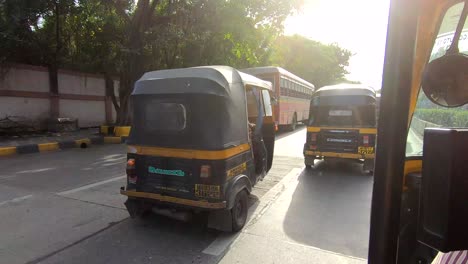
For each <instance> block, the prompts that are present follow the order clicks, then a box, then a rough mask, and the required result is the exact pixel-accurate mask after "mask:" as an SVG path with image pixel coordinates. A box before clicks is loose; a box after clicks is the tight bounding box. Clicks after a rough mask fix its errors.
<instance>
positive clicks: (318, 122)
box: [304, 84, 377, 171]
mask: <svg viewBox="0 0 468 264" xmlns="http://www.w3.org/2000/svg"><path fill="white" fill-rule="evenodd" d="M376 104H377V103H376V93H375V90H374V89H372V88H371V87H368V86H364V85H353V84H339V85H332V86H325V87H322V88H320V89H318V90H317V91H316V92H315V93H314V94H313V96H312V100H311V103H310V117H309V124H308V127H307V140H306V143H305V145H304V158H305V165H306V166H307V167H310V166H313V165H314V160H315V159H321V158H328V159H331V158H333V159H355V160H360V159H363V160H364V170H365V171H372V170H373V165H374V146H375V140H376V134H377V128H376V127H377V125H376Z"/></svg>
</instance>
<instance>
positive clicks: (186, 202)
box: [120, 188, 227, 210]
mask: <svg viewBox="0 0 468 264" xmlns="http://www.w3.org/2000/svg"><path fill="white" fill-rule="evenodd" d="M120 194H122V195H125V196H127V197H128V198H135V199H138V198H140V199H145V200H152V201H156V202H162V203H169V204H177V205H182V206H188V207H195V208H202V209H211V210H216V209H225V208H226V205H227V203H226V201H221V202H208V201H205V200H191V199H184V198H178V197H173V196H168V195H161V194H157V193H147V192H137V191H135V190H125V189H124V188H121V189H120ZM127 209H128V208H127Z"/></svg>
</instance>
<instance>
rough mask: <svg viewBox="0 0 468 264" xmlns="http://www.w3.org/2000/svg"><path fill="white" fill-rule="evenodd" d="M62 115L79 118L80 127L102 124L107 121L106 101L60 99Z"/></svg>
mask: <svg viewBox="0 0 468 264" xmlns="http://www.w3.org/2000/svg"><path fill="white" fill-rule="evenodd" d="M59 106H60V116H61V117H71V118H78V125H79V126H80V127H92V126H100V125H102V124H104V123H105V122H106V108H105V102H104V101H82V100H64V99H60V103H59Z"/></svg>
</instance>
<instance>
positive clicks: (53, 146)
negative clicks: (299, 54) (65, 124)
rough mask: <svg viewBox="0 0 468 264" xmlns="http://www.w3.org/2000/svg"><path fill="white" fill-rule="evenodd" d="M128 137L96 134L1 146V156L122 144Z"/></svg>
mask: <svg viewBox="0 0 468 264" xmlns="http://www.w3.org/2000/svg"><path fill="white" fill-rule="evenodd" d="M126 138H127V137H108V136H94V137H89V138H82V139H76V140H62V141H58V142H48V143H41V144H27V145H21V146H16V147H0V156H9V155H15V154H28V153H38V152H41V153H42V152H50V151H56V150H62V149H68V148H86V147H89V146H90V145H97V144H120V143H125V140H126Z"/></svg>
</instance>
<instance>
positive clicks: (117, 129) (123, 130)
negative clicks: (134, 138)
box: [99, 126, 131, 137]
mask: <svg viewBox="0 0 468 264" xmlns="http://www.w3.org/2000/svg"><path fill="white" fill-rule="evenodd" d="M130 130H131V127H130V126H100V127H99V133H100V134H101V135H105V136H111V135H112V136H115V137H128V135H129V134H130Z"/></svg>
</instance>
